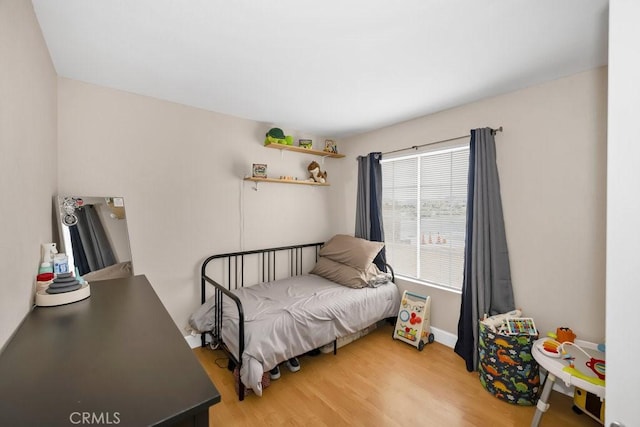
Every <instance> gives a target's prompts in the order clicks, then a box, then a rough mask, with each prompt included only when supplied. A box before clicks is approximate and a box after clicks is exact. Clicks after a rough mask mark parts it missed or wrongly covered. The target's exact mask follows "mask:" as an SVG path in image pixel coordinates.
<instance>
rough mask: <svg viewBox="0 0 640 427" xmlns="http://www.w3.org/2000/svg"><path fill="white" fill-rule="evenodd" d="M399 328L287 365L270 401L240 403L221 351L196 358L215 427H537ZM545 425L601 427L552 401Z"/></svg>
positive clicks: (433, 347) (447, 351)
mask: <svg viewBox="0 0 640 427" xmlns="http://www.w3.org/2000/svg"><path fill="white" fill-rule="evenodd" d="M391 331H392V327H391V326H390V325H385V326H383V327H379V328H378V329H377V330H375V331H374V332H372V333H371V334H369V335H367V336H365V337H363V338H361V339H359V340H357V341H355V342H353V343H351V344H349V345H347V346H344V347H342V348H340V349H338V354H337V356H334V355H333V354H321V355H319V356H315V357H312V356H303V357H300V364H301V366H302V369H301V370H300V371H299V372H296V373H291V372H289V371H288V369H287V368H286V366H284V365H281V367H280V371H281V374H282V376H281V378H280V379H279V380H277V381H272V383H271V386H270V387H268V388H267V389H266V390H265V391H264V394H263V396H262V397H257V396H255V395H253V394H251V395H249V396H247V397H246V398H245V400H244V401H243V402H239V401H238V398H237V395H236V394H235V391H234V383H233V375H232V374H231V372H229V371H228V370H227V369H226V359H225V358H224V354H223V353H222V352H221V351H213V350H210V349H201V348H198V349H195V350H194V352H195V354H196V356H197V357H198V359H199V360H200V362H201V363H202V366H203V367H204V369H205V370H206V371H207V373H208V374H209V376H210V378H211V380H212V381H213V382H214V383H215V385H216V387H217V388H218V390H219V391H220V393H221V395H222V401H221V402H220V403H219V404H217V405H215V406H213V407H212V408H211V409H210V412H209V416H210V423H209V424H210V426H214V427H219V426H258V425H268V426H302V425H304V426H402V427H415V426H435V427H439V426H447V427H454V426H491V427H498V426H518V427H519V426H529V425H530V423H531V418H532V417H533V413H534V407H524V406H517V405H512V404H509V403H506V402H503V401H501V400H499V399H497V398H495V397H494V396H493V395H491V394H490V393H488V392H487V391H485V390H484V389H483V388H482V386H481V385H480V381H479V380H478V374H477V373H469V372H467V371H466V369H465V368H464V362H463V360H462V359H461V358H460V357H458V356H457V355H456V354H455V353H454V352H453V350H452V349H451V348H449V347H446V346H443V345H441V344H438V343H433V344H429V345H427V346H426V347H425V349H424V350H423V351H422V352H419V351H418V350H417V349H416V348H415V347H412V346H410V345H408V344H405V343H403V342H401V341H396V340H393V339H392V338H391ZM550 404H551V406H550V408H549V411H548V412H547V413H546V414H545V415H544V416H543V418H542V422H541V423H540V425H541V426H542V427H550V426H562V427H572V426H589V427H591V426H593V427H595V426H599V425H600V424H598V423H597V422H596V421H595V420H593V419H591V418H590V417H589V416H587V415H586V414H583V415H577V414H575V413H574V412H573V411H572V409H571V407H572V405H573V400H572V399H571V398H570V397H568V396H565V395H563V394H561V393H558V392H552V393H551V400H550Z"/></svg>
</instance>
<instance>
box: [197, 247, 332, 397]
mask: <svg viewBox="0 0 640 427" xmlns="http://www.w3.org/2000/svg"><path fill="white" fill-rule="evenodd" d="M323 244H324V242H319V243H306V244H301V245H293V246H282V247H279V248H269V249H258V250H252V251H244V252H231V253H226V254H219V255H212V256H210V257H208V258H207V259H205V260H204V262H203V263H202V267H201V270H200V278H201V298H200V302H201V303H202V304H204V302H205V301H206V298H207V297H206V285H207V283H209V284H211V285H213V286H214V288H215V294H214V297H215V309H214V328H213V330H212V331H208V332H204V333H203V334H202V335H201V339H202V346H203V347H204V346H206V345H207V336H210V337H211V342H210V343H211V345H212V346H217V347H219V348H221V349H222V350H223V351H224V352H225V353H226V354H227V356H228V357H229V369H230V370H231V371H233V369H234V368H235V367H237V368H238V371H239V370H240V369H241V368H242V354H243V353H244V311H243V309H242V302H241V301H240V299H239V298H238V297H237V296H236V295H235V294H234V293H233V292H232V291H231V290H232V289H238V288H239V287H244V276H245V273H244V267H245V256H249V255H255V256H262V275H261V278H260V279H261V281H262V282H268V281H271V280H275V278H276V254H277V253H279V252H283V251H285V252H287V253H288V254H289V260H290V262H289V269H290V271H289V276H291V277H292V276H299V275H301V274H302V273H303V271H304V270H303V263H302V262H303V250H304V249H305V248H314V247H315V261H317V260H318V252H319V250H320V247H322V245H323ZM223 258H226V262H227V286H226V287H225V286H224V285H221V284H220V283H218V282H216V281H215V280H214V279H212V278H211V277H209V276H208V275H207V274H206V269H207V265H208V264H209V263H210V262H211V261H213V260H216V259H223ZM254 284H255V283H252V285H254ZM225 295H226V296H227V297H229V298H231V299H232V300H233V301H234V302H235V303H236V306H237V308H238V357H237V358H236V356H235V355H234V354H233V352H231V351H230V350H229V348H228V347H227V346H226V344H225V343H224V342H223V340H222V333H221V328H222V306H223V304H222V299H223V297H224V296H225ZM336 343H337V341H334V343H333V349H334V350H333V351H334V354H335V353H336ZM238 382H239V384H238V398H239V399H240V400H244V396H245V386H244V384H243V383H242V381H238Z"/></svg>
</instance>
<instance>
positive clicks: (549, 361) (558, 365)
mask: <svg viewBox="0 0 640 427" xmlns="http://www.w3.org/2000/svg"><path fill="white" fill-rule="evenodd" d="M547 339H548V338H541V339H539V340H536V341H535V343H534V344H533V349H532V352H531V353H532V355H533V358H534V359H536V362H538V364H539V365H540V366H541V367H542V368H544V369H545V370H546V371H547V373H548V377H547V380H546V382H545V384H544V387H543V388H542V393H541V395H540V399H539V400H538V404H537V405H536V412H535V414H534V415H533V420H532V421H531V427H537V426H538V424H539V423H540V419H541V418H542V415H543V414H544V413H545V412H547V409H549V403H547V402H548V401H549V395H550V394H551V389H552V388H553V384H554V382H555V381H556V379H560V380H562V381H563V382H564V383H565V385H566V386H567V387H570V386H575V387H579V388H581V389H583V390H585V391H588V392H589V393H592V394H595V395H596V396H598V397H599V398H600V399H604V396H605V387H604V386H603V385H597V384H594V383H592V382H589V381H586V380H584V379H582V378H579V377H576V376H574V375H572V374H571V373H569V372H566V371H565V370H564V368H565V367H567V366H568V364H567V361H566V360H563V359H562V358H559V357H552V356H549V355H548V353H547V352H545V351H544V350H543V347H542V344H543V343H544V342H545V341H546V340H547ZM569 348H570V346H567V349H569ZM588 350H589V353H590V354H591V355H592V356H593V357H595V358H598V359H602V360H604V359H605V355H604V353H602V352H600V351H597V350H592V349H588Z"/></svg>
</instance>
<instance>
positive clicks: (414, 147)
mask: <svg viewBox="0 0 640 427" xmlns="http://www.w3.org/2000/svg"><path fill="white" fill-rule="evenodd" d="M498 132H502V126H500V127H499V128H497V129H491V134H492V135H495V134H496V133H498ZM469 137H471V134H469V135H462V136H456V137H455V138H449V139H442V140H440V141H433V142H427V143H426V144H420V145H413V146H411V147H407V148H400V149H399V150H393V151H387V152H386V153H382V155H385V154H392V153H398V152H400V151H405V150H417V149H418V148H421V147H426V146H427V145H433V144H440V143H442V142H449V141H455V140H457V139H462V138H469Z"/></svg>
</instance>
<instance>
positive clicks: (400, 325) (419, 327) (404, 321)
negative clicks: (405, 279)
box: [393, 291, 434, 351]
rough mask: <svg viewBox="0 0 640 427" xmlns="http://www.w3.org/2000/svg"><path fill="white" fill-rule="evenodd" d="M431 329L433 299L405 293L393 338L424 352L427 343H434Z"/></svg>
mask: <svg viewBox="0 0 640 427" xmlns="http://www.w3.org/2000/svg"><path fill="white" fill-rule="evenodd" d="M430 328H431V297H429V296H422V295H418V294H414V293H413V292H409V291H404V292H403V293H402V300H401V302H400V310H399V312H398V320H397V322H396V327H395V329H394V331H393V338H394V339H399V340H401V341H404V342H406V343H408V344H411V345H413V346H415V347H417V348H418V350H420V351H422V350H423V349H424V345H425V341H426V342H428V343H432V342H433V341H434V337H433V334H432V333H431V332H430Z"/></svg>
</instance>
